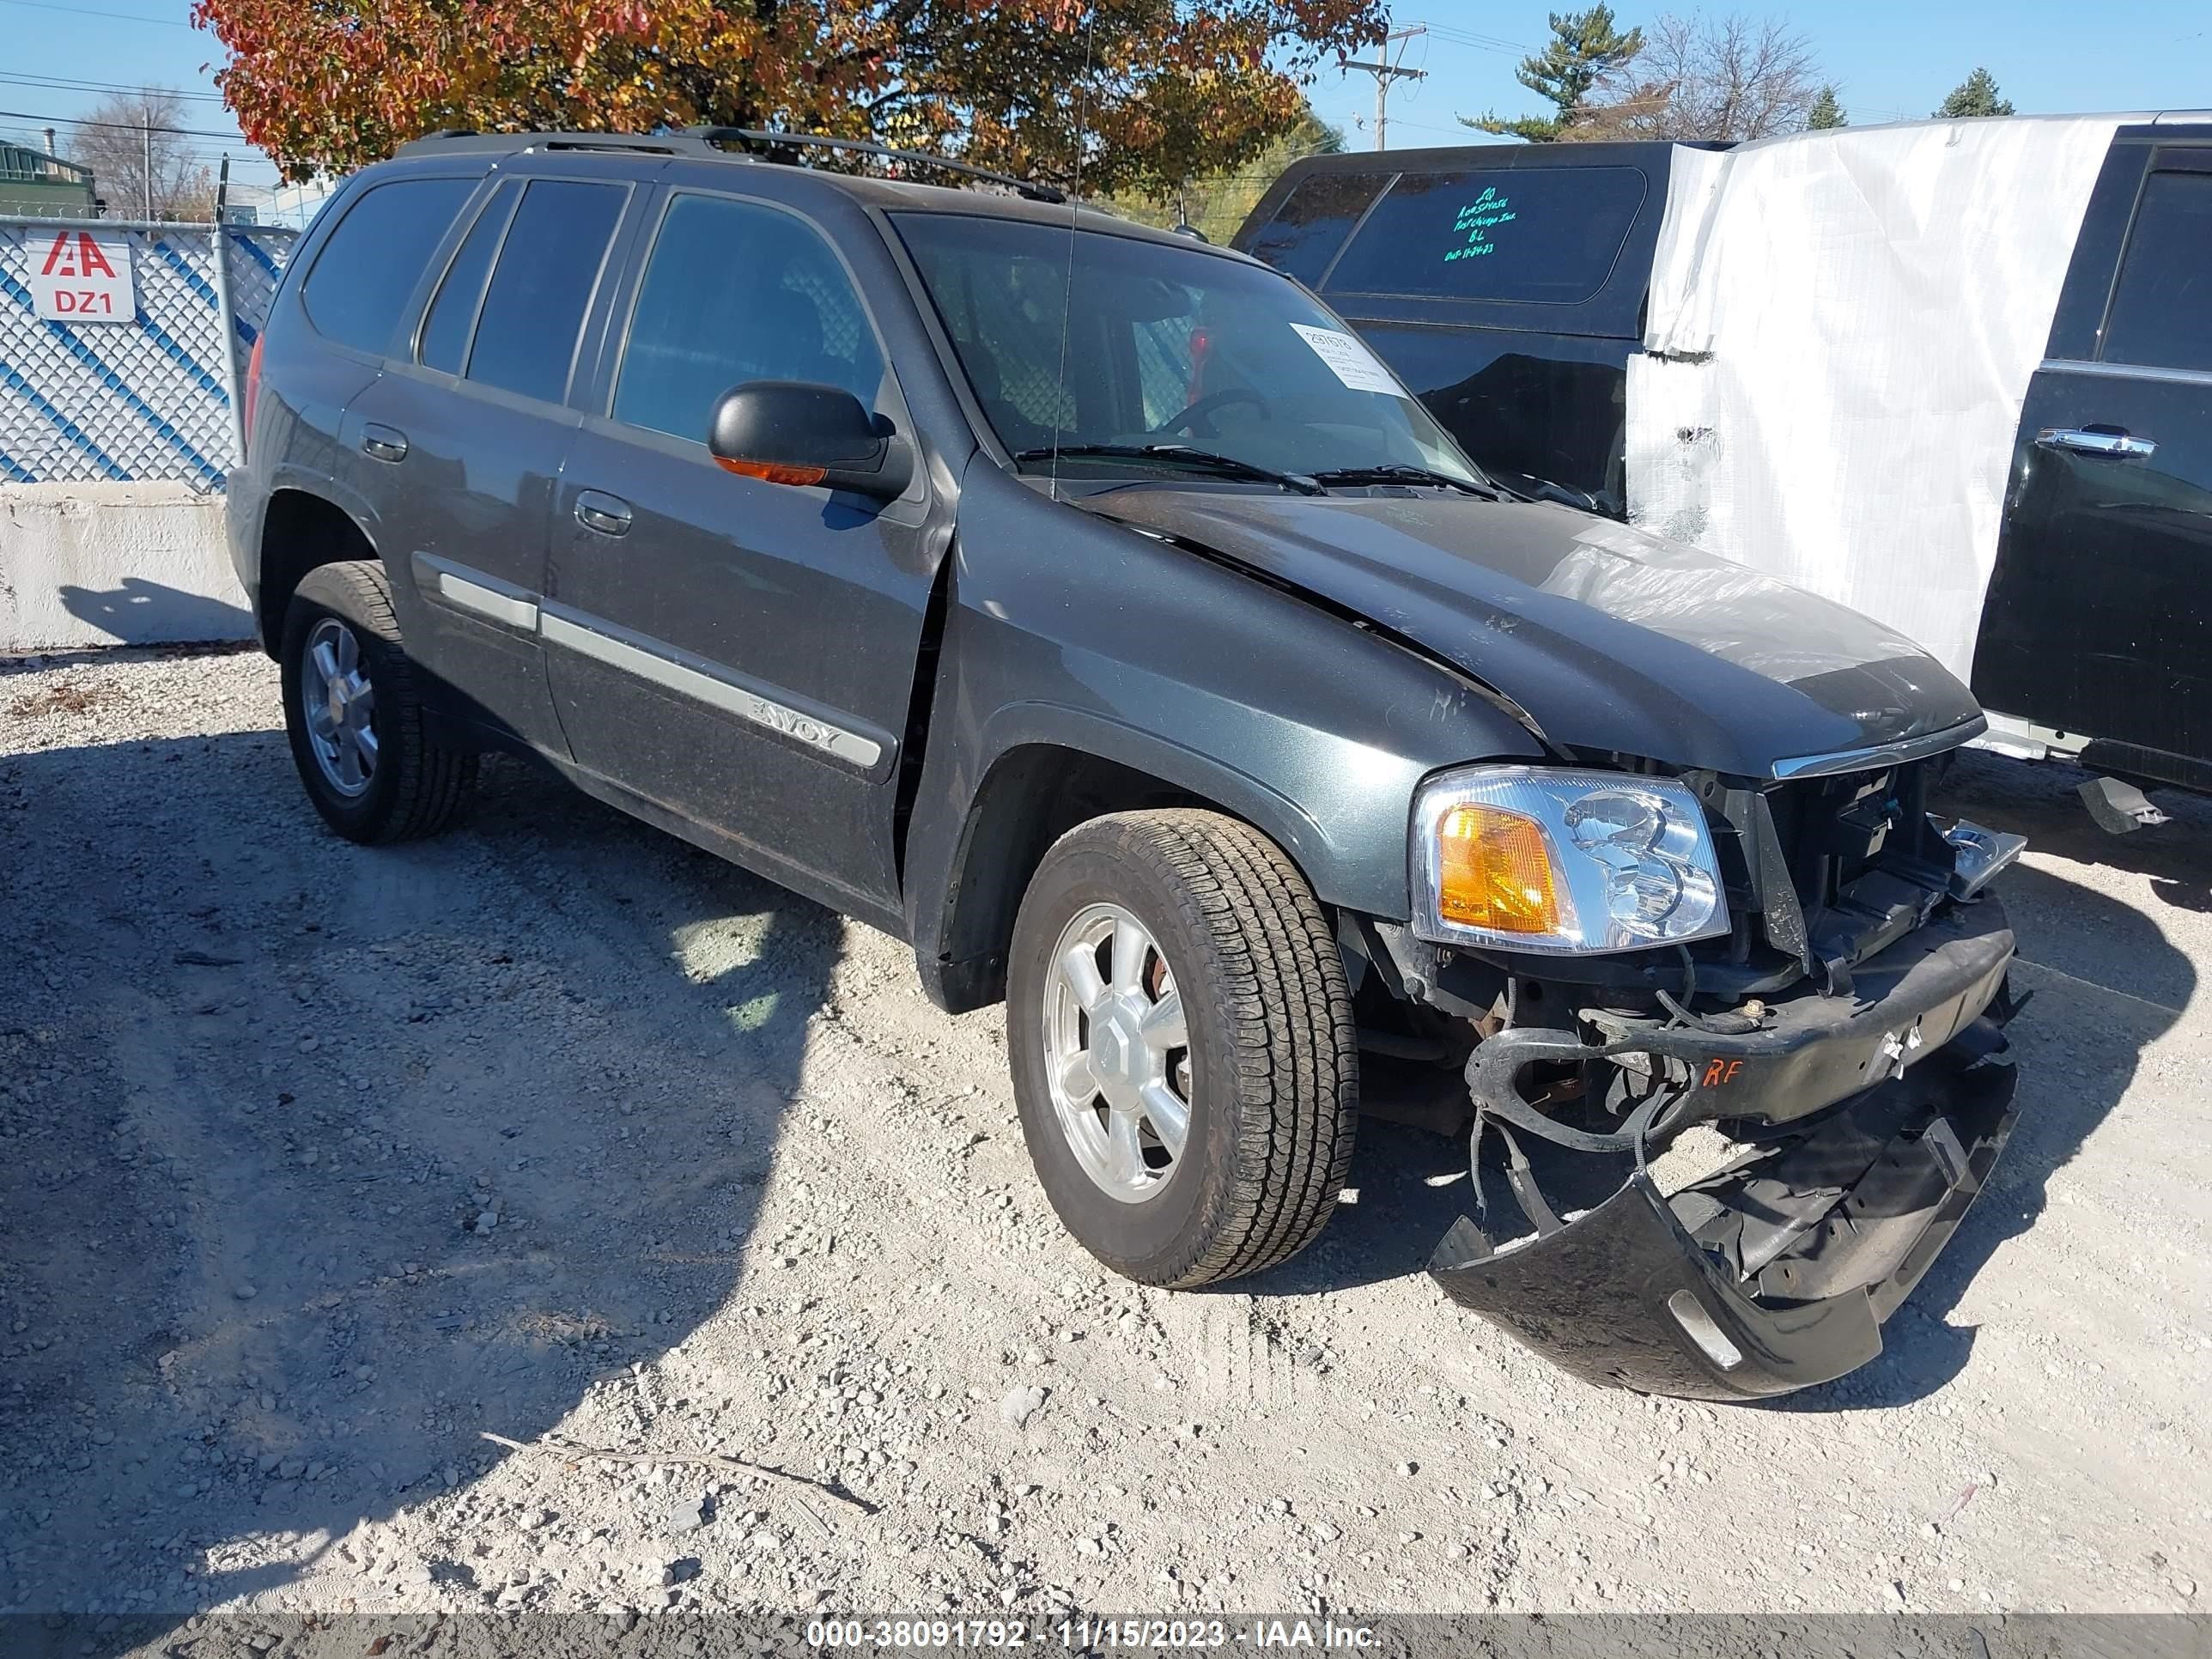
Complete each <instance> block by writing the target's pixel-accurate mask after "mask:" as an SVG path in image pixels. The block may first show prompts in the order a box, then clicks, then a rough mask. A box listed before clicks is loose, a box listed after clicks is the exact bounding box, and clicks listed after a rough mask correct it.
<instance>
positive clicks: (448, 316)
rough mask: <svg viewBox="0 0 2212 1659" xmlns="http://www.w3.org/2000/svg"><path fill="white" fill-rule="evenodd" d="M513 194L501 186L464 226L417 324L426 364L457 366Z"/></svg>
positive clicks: (452, 371)
mask: <svg viewBox="0 0 2212 1659" xmlns="http://www.w3.org/2000/svg"><path fill="white" fill-rule="evenodd" d="M516 194H517V191H516V190H515V188H514V186H513V185H511V184H510V185H501V187H500V190H499V193H498V194H497V195H495V196H494V197H492V198H491V200H490V201H489V202H487V203H485V204H484V208H483V212H481V213H479V214H477V222H476V223H475V224H473V225H471V226H470V227H469V234H468V235H467V237H466V238H465V240H463V241H462V243H461V248H460V252H458V253H456V254H455V255H453V264H450V265H448V266H447V267H446V276H445V280H444V281H442V282H441V283H439V284H438V297H437V298H436V299H435V300H433V301H430V318H429V320H428V322H426V323H424V324H423V325H422V351H421V354H420V357H421V361H422V362H423V363H424V364H426V365H427V366H428V367H429V368H442V369H444V370H445V371H446V373H447V374H459V373H460V372H461V360H462V359H463V358H464V357H465V356H467V354H468V349H469V330H470V329H471V327H473V326H474V325H475V323H476V320H477V301H479V300H481V299H483V290H484V277H485V276H486V275H488V274H489V271H490V270H491V257H492V255H493V254H495V253H496V252H499V239H500V236H501V234H502V233H503V232H504V231H505V230H506V229H507V216H508V215H509V214H511V213H513V211H514V198H515V196H516Z"/></svg>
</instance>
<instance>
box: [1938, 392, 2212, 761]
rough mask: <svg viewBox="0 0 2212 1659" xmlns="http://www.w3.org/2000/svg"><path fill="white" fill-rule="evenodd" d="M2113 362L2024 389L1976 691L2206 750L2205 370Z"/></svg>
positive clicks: (2209, 744)
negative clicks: (2091, 443) (2117, 439)
mask: <svg viewBox="0 0 2212 1659" xmlns="http://www.w3.org/2000/svg"><path fill="white" fill-rule="evenodd" d="M2105 367H2106V366H2105V365H2094V366H2087V367H2085V368H2070V369H2069V368H2063V367H2056V366H2054V367H2051V368H2045V369H2044V370H2043V371H2042V372H2041V373H2039V374H2037V375H2036V377H2035V380H2034V381H2033V384H2032V385H2031V386H2030V387H2029V389H2028V395H2027V405H2026V407H2025V409H2024V410H2023V411H2022V415H2021V442H2020V446H2019V448H2018V450H2017V452H2016V453H2015V460H2014V465H2013V477H2012V489H2011V493H2010V495H2009V498H2008V502H2007V508H2006V515H2005V531H2004V534H2003V536H2002V539H2001V541H2000V543H1999V544H1998V549H1997V562H1996V570H1995V572H1994V574H1992V576H1991V578H1990V592H1989V599H1988V600H1987V603H1986V605H1984V611H1983V616H1982V630H1981V642H1980V646H1979V648H1978V650H1977V652H1976V653H1975V657H1974V686H1973V689H1974V695H1975V696H1977V697H1978V698H1979V699H1980V700H1981V702H1983V703H1984V705H1985V706H1986V707H1988V708H1990V709H1992V710H1994V711H1996V712H1997V713H2000V714H2013V715H2017V716H2019V717H2021V718H2023V719H2026V720H2032V721H2033V722H2034V723H2035V724H2036V725H2038V726H2049V727H2051V728H2053V729H2055V730H2057V731H2061V732H2071V733H2075V734H2077V735H2086V736H2088V737H2092V738H2106V739H2108V740H2111V741H2113V742H2118V743H2129V744H2140V745H2142V747H2144V748H2148V749H2159V750H2166V751H2167V752H2169V753H2172V754H2178V755H2185V756H2188V757H2192V758H2200V759H2201V758H2206V757H2212V599H2208V593H2212V588H2208V586H2207V584H2208V582H2212V374H2208V375H2205V376H2203V380H2202V381H2201V383H2197V384H2191V383H2189V382H2187V381H2179V382H2177V381H2171V380H2153V379H2139V378H2134V377H2123V376H2120V375H2118V374H2110V373H2100V372H2093V370H2098V369H2102V368H2105ZM2046 431H2049V432H2051V433H2053V434H2054V437H2053V438H2051V439H2050V440H2044V439H2042V438H2041V436H2040V435H2041V434H2043V433H2045V432H2046ZM2075 432H2081V433H2088V434H2092V435H2099V436H2101V435H2106V434H2109V435H2115V436H2119V435H2125V436H2126V437H2130V438H2133V439H2136V440H2137V441H2148V442H2149V443H2152V444H2154V446H2155V447H2154V449H2153V451H2152V452H2151V453H2149V454H2148V455H2130V454H2127V453H2099V452H2096V451H2094V450H2088V449H2077V448H2072V447H2066V443H2067V441H2066V440H2065V439H2064V438H2063V437H2060V436H2056V435H2063V434H2069V433H2075Z"/></svg>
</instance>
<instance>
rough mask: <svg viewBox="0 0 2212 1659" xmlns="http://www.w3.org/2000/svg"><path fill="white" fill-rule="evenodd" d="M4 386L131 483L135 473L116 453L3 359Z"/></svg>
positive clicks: (113, 475)
mask: <svg viewBox="0 0 2212 1659" xmlns="http://www.w3.org/2000/svg"><path fill="white" fill-rule="evenodd" d="M0 386H6V387H7V388H8V389H9V391H10V392H15V394H17V395H18V396H19V397H21V398H22V399H23V401H24V402H25V403H27V404H30V406H31V407H32V408H33V409H35V410H38V411H39V413H40V414H41V415H43V416H46V418H47V419H48V420H49V421H52V422H53V423H54V424H55V426H57V427H58V428H60V429H61V434H62V435H63V436H64V437H65V438H67V439H68V440H69V441H70V442H71V443H73V444H75V445H76V447H78V448H79V449H81V450H82V451H83V452H84V453H86V454H87V455H89V456H90V457H91V458H92V459H93V460H94V462H95V463H97V464H98V465H99V466H100V470H101V471H104V472H105V473H106V474H107V476H108V477H111V478H113V479H116V480H117V481H118V482H119V483H129V482H130V478H131V475H130V474H129V473H128V472H125V471H124V470H123V469H122V468H121V467H120V466H118V465H116V462H115V458H114V457H113V456H112V455H110V454H109V453H107V452H106V450H104V449H102V448H101V447H100V446H99V445H98V444H96V443H94V442H93V441H92V440H91V439H90V438H89V437H88V436H87V435H86V434H85V430H84V428H82V427H81V426H79V425H78V424H77V423H76V422H75V421H72V420H71V419H70V417H69V416H66V415H64V414H63V413H62V412H61V410H58V409H56V408H55V407H54V406H53V405H52V404H50V403H48V402H47V401H46V398H44V397H43V396H42V395H40V391H39V389H38V387H36V386H33V385H32V384H31V383H30V381H28V380H26V379H24V378H23V376H22V375H21V374H17V373H16V372H15V369H14V368H12V367H11V366H10V365H9V364H7V363H4V362H0Z"/></svg>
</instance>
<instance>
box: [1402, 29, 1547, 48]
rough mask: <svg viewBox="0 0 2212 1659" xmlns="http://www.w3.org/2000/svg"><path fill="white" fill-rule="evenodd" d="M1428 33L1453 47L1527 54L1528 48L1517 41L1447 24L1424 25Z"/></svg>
mask: <svg viewBox="0 0 2212 1659" xmlns="http://www.w3.org/2000/svg"><path fill="white" fill-rule="evenodd" d="M1425 27H1426V28H1427V29H1428V31H1429V33H1431V34H1433V35H1435V36H1437V38H1438V39H1439V40H1449V41H1450V42H1451V43H1452V44H1453V45H1454V46H1474V47H1475V48H1477V49H1478V50H1480V51H1483V52H1527V51H1528V47H1527V46H1523V45H1522V43H1521V42H1520V41H1518V40H1500V39H1499V38H1498V36H1497V35H1494V34H1477V33H1474V32H1473V31H1472V30H1468V29H1462V28H1458V27H1454V26H1453V25H1451V24H1449V23H1429V24H1426V25H1425Z"/></svg>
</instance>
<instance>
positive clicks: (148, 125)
mask: <svg viewBox="0 0 2212 1659" xmlns="http://www.w3.org/2000/svg"><path fill="white" fill-rule="evenodd" d="M143 115H144V117H145V134H146V176H145V185H146V217H147V218H148V219H149V220H150V219H152V218H153V216H154V112H153V111H152V110H150V109H149V110H146V111H143ZM125 131H129V129H128V128H126V129H125Z"/></svg>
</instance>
